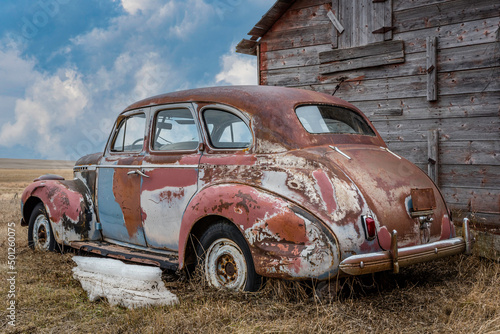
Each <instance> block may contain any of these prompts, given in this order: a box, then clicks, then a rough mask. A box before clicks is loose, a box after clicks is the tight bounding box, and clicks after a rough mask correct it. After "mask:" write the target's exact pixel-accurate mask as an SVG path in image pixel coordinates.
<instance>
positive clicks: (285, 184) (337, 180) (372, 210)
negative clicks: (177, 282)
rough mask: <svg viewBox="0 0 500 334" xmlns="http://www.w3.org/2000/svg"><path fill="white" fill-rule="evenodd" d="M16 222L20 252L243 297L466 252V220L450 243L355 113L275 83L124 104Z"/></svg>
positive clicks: (440, 212) (407, 177)
mask: <svg viewBox="0 0 500 334" xmlns="http://www.w3.org/2000/svg"><path fill="white" fill-rule="evenodd" d="M22 215H23V218H22V220H21V223H22V224H23V225H24V226H29V233H28V239H29V240H28V242H29V245H30V246H31V247H32V248H35V249H40V250H48V251H50V250H55V249H56V248H58V247H61V245H65V246H69V247H73V248H76V249H79V250H83V251H87V252H93V253H97V254H101V255H103V256H109V257H114V258H118V259H122V260H127V261H133V262H139V263H146V264H151V265H156V266H160V267H161V268H164V269H169V270H188V269H192V268H194V267H196V266H199V268H200V269H202V270H203V273H204V275H205V276H206V279H207V281H208V283H209V284H210V285H212V286H215V287H218V288H227V289H235V290H248V291H255V290H257V289H259V287H260V286H261V283H262V280H263V277H276V278H282V279H291V280H304V279H312V280H317V281H321V280H328V279H331V278H335V277H340V276H346V275H361V274H367V273H373V272H377V271H386V270H392V271H394V272H398V271H399V268H400V267H403V266H407V265H410V264H414V263H419V262H424V261H430V260H433V259H437V258H440V257H445V256H450V255H454V254H459V253H467V252H469V251H470V245H471V238H470V235H469V228H468V223H467V221H464V224H463V234H462V236H459V237H457V236H456V234H455V228H454V224H453V221H452V217H451V213H450V211H449V210H448V208H447V206H446V204H445V201H444V200H443V197H442V195H441V193H440V191H439V189H438V188H437V187H436V185H435V184H434V183H433V182H432V180H431V179H429V177H427V175H426V174H425V173H424V172H422V171H421V170H420V169H419V168H418V167H416V166H415V165H413V164H412V163H410V162H409V161H407V160H406V159H404V158H403V157H401V156H399V155H397V154H395V153H394V152H392V151H391V150H389V149H388V147H387V145H386V144H385V143H384V141H383V140H382V138H381V137H380V135H379V134H378V133H377V131H376V130H375V128H374V127H373V126H372V124H371V123H370V121H369V120H368V119H367V118H366V116H364V115H363V113H362V112H361V111H360V110H358V109H357V108H356V107H354V106H353V105H351V104H349V103H347V102H345V101H343V100H341V99H338V98H335V97H332V96H330V95H326V94H322V93H317V92H312V91H307V90H299V89H292V88H280V87H263V86H248V87H219V88H203V89H194V90H187V91H181V92H174V93H169V94H165V95H160V96H155V97H151V98H148V99H145V100H142V101H140V102H137V103H135V104H133V105H131V106H129V107H128V108H127V109H126V110H125V111H123V112H122V113H121V114H120V115H119V116H118V118H117V120H116V122H115V125H114V127H113V129H112V131H111V135H110V136H109V139H108V142H107V144H106V147H105V149H104V151H103V152H102V153H95V154H91V155H88V156H85V157H83V158H81V159H80V160H78V161H77V163H76V165H75V167H74V179H73V180H64V179H63V178H62V177H58V176H55V175H44V176H41V177H40V178H38V179H36V180H35V181H34V182H33V183H32V184H31V185H30V186H28V187H27V188H26V190H25V191H24V193H23V196H22Z"/></svg>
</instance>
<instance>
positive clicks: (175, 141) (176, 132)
mask: <svg viewBox="0 0 500 334" xmlns="http://www.w3.org/2000/svg"><path fill="white" fill-rule="evenodd" d="M155 124H156V125H155V133H154V136H153V150H155V151H182V150H195V149H196V148H197V147H198V144H199V136H198V128H197V126H196V123H195V121H194V118H193V115H192V114H191V112H190V111H189V110H188V109H168V110H162V111H160V112H159V113H158V114H157V115H156V123H155Z"/></svg>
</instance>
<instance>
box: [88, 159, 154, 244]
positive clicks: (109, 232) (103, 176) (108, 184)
mask: <svg viewBox="0 0 500 334" xmlns="http://www.w3.org/2000/svg"><path fill="white" fill-rule="evenodd" d="M114 174H115V169H114V168H100V169H99V176H98V191H97V205H98V209H99V220H100V222H101V225H102V235H103V236H104V237H105V238H109V239H113V240H118V241H123V242H126V243H131V244H134V245H141V246H146V239H145V237H144V231H143V229H142V228H140V229H138V230H137V233H136V234H135V235H134V236H132V237H130V236H129V235H128V231H127V228H126V227H125V219H124V217H123V212H122V209H121V207H120V205H119V204H118V203H117V202H116V199H115V195H114V194H113V176H114Z"/></svg>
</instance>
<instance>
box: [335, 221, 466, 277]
mask: <svg viewBox="0 0 500 334" xmlns="http://www.w3.org/2000/svg"><path fill="white" fill-rule="evenodd" d="M472 242H473V240H472V236H471V233H470V230H469V222H468V219H467V218H466V219H464V222H463V233H462V236H461V237H457V238H452V239H448V240H441V241H436V242H432V243H429V244H425V245H418V246H412V247H405V248H398V246H397V232H396V231H393V232H392V242H391V250H390V251H383V252H376V253H369V254H361V255H353V256H350V257H348V258H347V259H345V260H344V261H342V262H341V263H340V265H339V267H340V270H341V271H342V272H343V273H345V274H348V275H363V274H370V273H375V272H378V271H386V270H392V271H393V272H395V273H397V272H399V268H400V267H406V266H409V265H411V264H415V263H421V262H427V261H432V260H435V259H439V258H442V257H447V256H451V255H455V254H462V253H465V254H470V252H471V246H472Z"/></svg>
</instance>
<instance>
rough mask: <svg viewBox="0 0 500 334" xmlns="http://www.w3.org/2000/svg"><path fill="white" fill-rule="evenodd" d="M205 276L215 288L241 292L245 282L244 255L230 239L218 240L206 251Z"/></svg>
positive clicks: (245, 267)
mask: <svg viewBox="0 0 500 334" xmlns="http://www.w3.org/2000/svg"><path fill="white" fill-rule="evenodd" d="M205 276H206V279H207V281H208V283H209V284H210V285H211V286H214V287H216V288H225V289H230V290H243V289H244V288H245V285H246V282H247V264H246V260H245V255H244V254H243V252H242V251H241V249H240V247H238V245H237V244H236V243H235V242H234V241H232V240H230V239H218V240H216V241H215V242H214V243H213V244H212V245H211V246H210V248H209V249H208V250H207V254H206V260H205Z"/></svg>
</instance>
